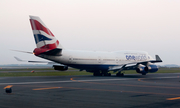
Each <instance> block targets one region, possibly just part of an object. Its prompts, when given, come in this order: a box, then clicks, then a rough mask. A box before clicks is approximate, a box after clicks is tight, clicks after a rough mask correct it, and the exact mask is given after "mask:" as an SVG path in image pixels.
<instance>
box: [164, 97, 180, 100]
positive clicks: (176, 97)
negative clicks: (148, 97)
mask: <svg viewBox="0 0 180 108" xmlns="http://www.w3.org/2000/svg"><path fill="white" fill-rule="evenodd" d="M177 99H180V97H175V98H167V99H166V100H177Z"/></svg>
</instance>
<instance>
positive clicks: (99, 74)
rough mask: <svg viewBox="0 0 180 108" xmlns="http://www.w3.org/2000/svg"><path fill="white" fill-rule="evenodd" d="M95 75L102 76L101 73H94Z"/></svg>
mask: <svg viewBox="0 0 180 108" xmlns="http://www.w3.org/2000/svg"><path fill="white" fill-rule="evenodd" d="M93 75H94V76H102V73H100V72H94V73H93Z"/></svg>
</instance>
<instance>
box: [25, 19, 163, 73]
mask: <svg viewBox="0 0 180 108" xmlns="http://www.w3.org/2000/svg"><path fill="white" fill-rule="evenodd" d="M30 24H31V27H32V31H33V35H34V39H35V43H36V46H37V47H36V48H35V49H34V51H33V54H34V55H35V56H37V57H40V58H44V59H47V60H50V61H53V62H55V63H59V64H60V65H53V68H54V69H55V70H60V71H65V70H68V67H72V68H76V69H79V70H80V71H83V70H85V71H86V72H91V73H93V75H94V76H111V73H110V71H113V72H116V76H124V73H122V71H124V70H136V72H137V73H140V74H142V75H146V74H147V73H153V72H157V71H158V66H157V65H155V64H154V63H157V62H162V60H161V59H160V57H159V56H158V55H155V57H156V59H153V58H152V57H151V56H150V55H149V54H148V53H147V52H144V51H130V50H127V51H113V52H105V51H83V50H70V49H65V48H64V47H63V46H62V45H61V44H60V42H59V40H57V39H56V38H55V36H54V35H53V33H52V32H51V31H50V29H48V27H47V26H46V25H45V24H44V23H43V22H42V20H41V19H40V18H39V17H38V16H30ZM28 53H29V52H28Z"/></svg>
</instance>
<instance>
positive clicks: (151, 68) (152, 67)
mask: <svg viewBox="0 0 180 108" xmlns="http://www.w3.org/2000/svg"><path fill="white" fill-rule="evenodd" d="M144 70H145V71H147V72H157V71H158V67H157V65H154V64H153V65H148V66H146V67H145V68H144Z"/></svg>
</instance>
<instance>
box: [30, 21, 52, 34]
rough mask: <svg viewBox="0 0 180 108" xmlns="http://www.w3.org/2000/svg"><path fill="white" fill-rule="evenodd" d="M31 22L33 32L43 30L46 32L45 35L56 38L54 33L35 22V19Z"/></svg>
mask: <svg viewBox="0 0 180 108" xmlns="http://www.w3.org/2000/svg"><path fill="white" fill-rule="evenodd" d="M30 22H31V27H32V30H42V31H44V32H45V33H47V34H48V35H50V36H54V35H53V34H52V32H51V31H50V30H49V29H48V28H46V27H44V26H43V25H42V24H41V23H39V22H38V21H37V20H33V19H30ZM33 22H34V26H35V27H34V26H33Z"/></svg>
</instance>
